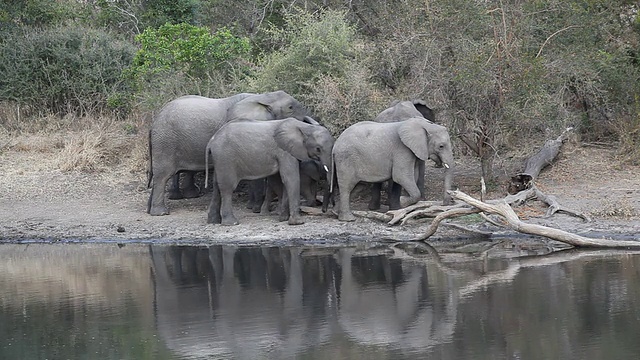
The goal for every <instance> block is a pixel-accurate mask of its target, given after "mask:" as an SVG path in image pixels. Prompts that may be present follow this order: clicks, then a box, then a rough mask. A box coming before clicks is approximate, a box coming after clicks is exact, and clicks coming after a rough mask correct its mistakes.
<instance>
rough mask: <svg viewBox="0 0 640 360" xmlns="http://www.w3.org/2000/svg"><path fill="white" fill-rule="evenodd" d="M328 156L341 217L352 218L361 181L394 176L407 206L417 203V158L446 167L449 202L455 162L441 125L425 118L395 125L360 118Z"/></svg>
mask: <svg viewBox="0 0 640 360" xmlns="http://www.w3.org/2000/svg"><path fill="white" fill-rule="evenodd" d="M332 157H333V168H332V171H334V173H335V175H336V176H335V178H336V179H337V182H338V188H339V189H340V205H339V209H340V211H339V215H338V218H339V220H341V221H353V220H355V217H354V216H353V213H352V212H351V209H350V208H349V198H350V194H351V191H352V190H353V188H354V187H355V186H356V184H357V183H358V182H360V181H366V182H381V181H386V180H389V179H392V180H393V181H394V182H396V183H398V184H400V185H401V186H402V187H403V188H404V189H405V190H406V191H407V192H408V193H409V199H408V204H407V205H411V204H414V203H416V202H417V201H418V200H419V199H420V189H418V186H417V185H416V176H417V170H418V161H419V160H422V161H426V160H427V159H431V160H433V161H435V162H436V164H437V165H439V166H443V167H444V168H445V169H446V171H445V178H444V188H445V192H444V204H450V203H451V202H452V199H451V196H450V195H449V194H448V193H447V190H449V189H450V188H451V181H452V177H453V165H454V160H453V151H452V147H451V139H450V138H449V132H448V130H447V128H445V127H444V126H441V125H437V124H434V123H432V122H430V121H429V120H427V119H425V118H423V117H414V118H410V119H407V120H404V121H400V122H393V123H377V122H373V121H362V122H359V123H356V124H354V125H351V126H350V127H348V128H347V129H346V130H345V131H344V132H343V133H342V134H340V136H339V137H338V139H336V141H335V145H334V148H333V153H332ZM331 178H332V179H333V178H334V177H333V176H332V177H331ZM332 188H333V186H332Z"/></svg>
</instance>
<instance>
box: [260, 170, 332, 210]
mask: <svg viewBox="0 0 640 360" xmlns="http://www.w3.org/2000/svg"><path fill="white" fill-rule="evenodd" d="M299 163H300V170H299V171H300V197H301V204H302V205H304V206H318V205H320V204H319V203H318V200H317V199H316V195H317V193H318V186H319V184H320V181H322V180H327V172H326V171H325V170H324V169H323V167H322V164H321V163H320V162H318V161H315V160H305V161H300V162H299ZM282 186H283V185H282V180H281V178H280V176H279V174H277V175H273V176H270V177H268V178H267V182H266V191H265V197H264V202H263V204H262V207H261V209H260V213H261V214H263V215H268V214H269V211H270V209H269V208H270V206H271V201H272V200H273V196H274V195H276V196H277V197H278V200H280V199H282ZM330 196H331V195H330V193H329V186H328V184H325V186H324V191H323V199H327V198H329V197H330ZM325 211H326V210H325Z"/></svg>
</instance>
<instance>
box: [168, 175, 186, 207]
mask: <svg viewBox="0 0 640 360" xmlns="http://www.w3.org/2000/svg"><path fill="white" fill-rule="evenodd" d="M181 173H182V172H178V173H176V174H174V175H173V176H172V177H171V186H170V187H169V191H168V192H167V197H168V198H169V199H171V200H180V199H183V198H184V196H183V195H182V192H181V191H180V174H181Z"/></svg>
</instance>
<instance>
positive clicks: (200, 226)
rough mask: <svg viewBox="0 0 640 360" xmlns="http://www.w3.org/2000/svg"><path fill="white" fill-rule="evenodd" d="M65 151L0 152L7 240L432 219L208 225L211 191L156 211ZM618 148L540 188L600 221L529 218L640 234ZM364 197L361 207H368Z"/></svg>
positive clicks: (579, 158) (376, 230)
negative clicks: (64, 162)
mask: <svg viewBox="0 0 640 360" xmlns="http://www.w3.org/2000/svg"><path fill="white" fill-rule="evenodd" d="M61 151H63V149H58V148H55V147H51V148H46V149H40V148H38V149H25V148H24V147H15V146H14V147H9V148H7V149H5V150H4V152H2V153H1V154H0V169H2V171H0V183H1V184H2V188H3V189H2V191H1V192H0V219H1V222H0V241H5V242H7V241H145V242H146V241H149V242H175V243H239V244H240V243H259V244H268V243H286V242H292V241H296V242H318V243H325V242H329V243H331V242H333V243H335V242H338V241H345V240H376V239H382V238H397V239H408V238H413V237H415V236H416V235H418V234H420V233H421V231H422V230H421V229H424V228H425V227H426V226H427V225H428V223H421V224H409V225H405V226H393V227H390V226H387V225H386V224H384V223H381V222H377V221H374V220H370V219H363V218H359V219H358V220H357V221H355V222H352V223H344V222H339V221H338V220H337V219H335V217H333V216H331V215H329V214H323V215H308V216H305V221H306V222H305V224H303V225H299V226H289V225H287V224H286V222H278V221H277V216H276V215H275V214H274V215H272V216H260V215H259V214H253V213H251V212H250V211H248V210H247V209H245V208H244V206H243V204H244V201H243V199H242V198H241V196H242V195H240V194H239V195H238V197H239V199H237V201H235V206H236V210H235V211H236V216H237V217H238V218H239V221H240V223H241V224H240V225H238V226H232V227H226V226H220V225H212V224H207V223H206V211H207V206H208V202H209V199H210V197H209V195H208V194H205V195H204V196H203V197H201V198H197V199H191V200H176V201H169V207H170V209H171V215H168V216H161V217H153V216H149V215H148V214H147V213H146V205H147V199H148V196H149V193H148V190H147V189H146V183H147V179H146V174H144V172H142V171H137V172H136V171H133V172H132V171H131V170H130V169H129V168H128V167H126V166H122V165H121V164H120V165H113V166H108V167H104V168H101V169H99V170H93V171H64V170H63V169H61V167H60V165H59V163H60V161H59V155H60V152H61ZM614 155H615V152H614V150H613V149H603V148H595V147H588V146H577V145H571V146H565V148H564V149H563V152H562V153H561V155H560V156H559V158H558V160H557V162H556V163H555V164H554V165H553V166H551V167H550V168H549V169H547V170H545V171H543V173H542V174H541V176H540V178H539V180H538V186H539V188H541V189H542V190H543V191H545V192H546V193H548V194H551V195H554V196H556V197H557V198H558V200H559V201H560V203H561V204H563V205H565V206H567V207H569V208H571V209H574V210H576V211H579V212H583V213H586V214H588V215H589V216H590V217H591V218H592V221H591V222H588V223H585V222H583V221H582V220H580V219H578V218H575V217H571V216H568V215H564V214H557V215H554V216H553V217H552V218H543V217H542V215H543V214H544V210H545V205H544V204H542V203H540V202H538V201H534V202H531V203H529V204H527V206H525V207H523V208H521V209H518V212H519V213H520V214H521V215H522V216H523V217H524V219H526V221H530V222H534V223H539V224H544V225H547V226H552V227H557V228H561V229H564V230H567V231H571V232H576V233H581V234H587V233H588V234H596V235H598V234H614V235H620V236H626V237H630V236H633V235H636V234H640V167H638V166H631V165H623V164H621V163H619V162H616V160H615V158H614ZM520 161H521V159H511V160H505V161H503V162H501V163H500V164H497V165H498V169H496V173H497V174H499V176H500V180H499V184H500V185H499V186H496V187H495V188H493V191H492V192H491V193H490V194H489V198H499V197H502V196H504V195H505V190H504V187H503V186H502V185H501V184H502V183H503V182H502V181H504V180H505V179H506V178H507V175H511V174H513V171H515V169H517V168H518V166H519V164H520ZM476 162H477V161H475V160H474V159H471V158H464V159H460V160H459V163H458V164H457V169H456V175H457V176H456V183H457V185H458V187H459V188H460V190H462V191H464V192H467V193H469V194H471V195H476V196H477V195H478V191H479V185H478V184H479V183H480V181H479V171H478V168H479V165H478V164H476ZM427 177H428V181H427V186H428V189H433V190H432V191H431V190H430V194H431V195H430V197H431V198H432V199H436V198H437V196H438V194H441V190H439V189H441V186H442V185H441V181H442V180H441V174H440V170H439V169H435V168H432V167H429V168H428V170H427ZM366 201H367V199H365V198H364V197H363V198H361V199H356V201H355V202H356V204H355V206H354V207H355V208H359V209H362V210H364V209H366ZM460 221H461V222H462V223H464V225H465V226H467V227H470V228H482V229H483V230H485V231H497V230H498V229H497V228H493V227H489V226H488V225H486V224H484V223H482V222H481V221H480V220H479V219H477V218H476V219H475V220H474V219H473V218H470V219H466V220H460ZM468 236H469V234H468V233H465V232H463V231H461V230H459V229H455V228H452V227H447V226H442V227H441V228H440V229H439V230H438V232H437V233H436V234H435V235H434V237H433V240H434V241H446V240H447V239H464V238H466V237H468Z"/></svg>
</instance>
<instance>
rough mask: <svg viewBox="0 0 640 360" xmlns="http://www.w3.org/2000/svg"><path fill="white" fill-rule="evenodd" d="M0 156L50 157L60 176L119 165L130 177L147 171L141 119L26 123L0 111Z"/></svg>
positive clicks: (41, 119) (52, 119) (47, 118)
mask: <svg viewBox="0 0 640 360" xmlns="http://www.w3.org/2000/svg"><path fill="white" fill-rule="evenodd" d="M0 112H2V114H3V115H6V116H7V117H5V118H3V122H2V127H0V155H2V153H3V152H4V151H7V150H11V151H16V152H31V153H38V154H44V153H46V154H48V155H47V156H48V157H50V158H53V159H54V161H53V163H54V164H55V165H54V166H56V167H57V168H58V169H59V170H61V171H64V172H69V171H80V172H90V173H95V172H105V171H107V170H110V169H112V168H113V167H118V168H119V170H125V171H128V172H131V173H138V172H144V171H145V170H146V168H147V159H148V145H147V135H146V134H147V126H148V125H147V123H146V120H145V118H144V117H143V116H132V117H130V118H129V119H125V120H117V119H113V118H109V117H83V118H74V117H65V118H57V117H55V116H44V117H42V116H40V117H35V118H29V119H25V118H24V117H20V118H18V116H17V115H15V114H14V115H11V113H10V112H9V111H8V110H7V109H3V110H2V111H0Z"/></svg>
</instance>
